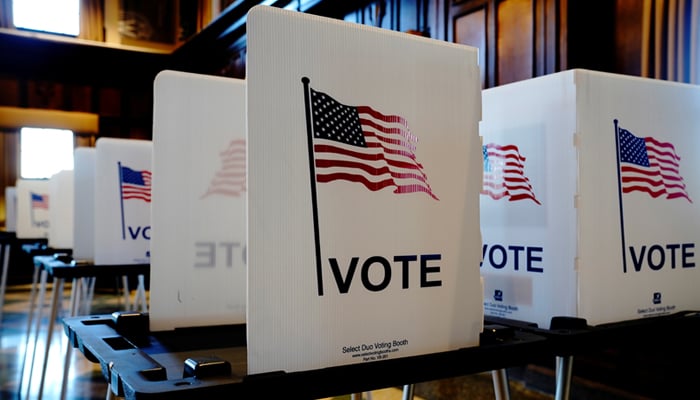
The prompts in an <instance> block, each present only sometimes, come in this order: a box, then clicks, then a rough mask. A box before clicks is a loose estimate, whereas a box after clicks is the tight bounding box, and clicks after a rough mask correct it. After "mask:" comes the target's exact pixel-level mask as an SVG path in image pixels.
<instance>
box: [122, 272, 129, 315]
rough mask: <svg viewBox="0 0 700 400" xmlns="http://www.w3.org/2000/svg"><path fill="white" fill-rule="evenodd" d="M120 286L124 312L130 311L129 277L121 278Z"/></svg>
mask: <svg viewBox="0 0 700 400" xmlns="http://www.w3.org/2000/svg"><path fill="white" fill-rule="evenodd" d="M122 285H123V286H124V310H127V311H129V310H131V290H129V277H128V276H126V275H123V276H122Z"/></svg>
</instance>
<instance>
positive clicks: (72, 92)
mask: <svg viewBox="0 0 700 400" xmlns="http://www.w3.org/2000/svg"><path fill="white" fill-rule="evenodd" d="M92 92H93V90H92V87H91V86H88V85H68V86H67V90H66V96H67V105H68V111H83V112H93V108H92V106H93V104H92Z"/></svg>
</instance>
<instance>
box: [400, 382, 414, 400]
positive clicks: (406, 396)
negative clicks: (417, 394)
mask: <svg viewBox="0 0 700 400" xmlns="http://www.w3.org/2000/svg"><path fill="white" fill-rule="evenodd" d="M413 389H414V386H413V385H412V384H411V385H403V397H401V399H402V400H413Z"/></svg>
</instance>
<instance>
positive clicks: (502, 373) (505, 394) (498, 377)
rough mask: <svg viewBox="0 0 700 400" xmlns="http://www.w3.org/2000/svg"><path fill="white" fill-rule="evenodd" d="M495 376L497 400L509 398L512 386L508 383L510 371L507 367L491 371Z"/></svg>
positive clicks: (507, 399)
mask: <svg viewBox="0 0 700 400" xmlns="http://www.w3.org/2000/svg"><path fill="white" fill-rule="evenodd" d="M491 377H492V378H493V392H494V393H495V395H496V396H495V397H496V400H509V399H510V387H509V385H508V371H506V370H505V369H495V370H493V371H491Z"/></svg>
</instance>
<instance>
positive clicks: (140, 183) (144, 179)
mask: <svg viewBox="0 0 700 400" xmlns="http://www.w3.org/2000/svg"><path fill="white" fill-rule="evenodd" d="M119 168H120V173H121V192H122V199H123V200H129V199H138V200H143V201H145V202H147V203H150V202H151V171H146V170H143V171H137V170H133V169H131V168H129V167H125V166H123V165H120V167H119Z"/></svg>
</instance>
